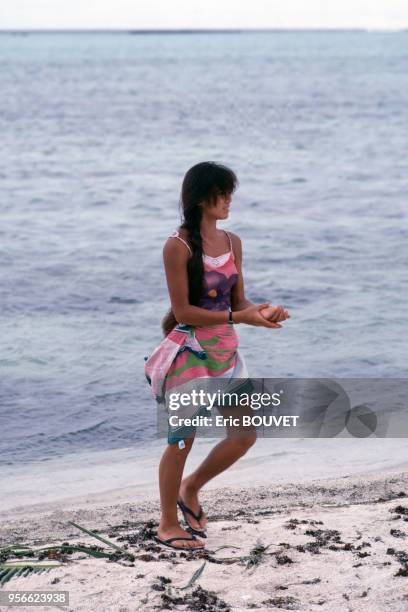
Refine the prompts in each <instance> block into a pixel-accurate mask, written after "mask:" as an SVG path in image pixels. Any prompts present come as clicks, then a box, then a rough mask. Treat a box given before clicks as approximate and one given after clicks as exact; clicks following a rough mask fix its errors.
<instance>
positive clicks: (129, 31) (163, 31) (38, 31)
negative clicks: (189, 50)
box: [0, 26, 408, 34]
mask: <svg viewBox="0 0 408 612" xmlns="http://www.w3.org/2000/svg"><path fill="white" fill-rule="evenodd" d="M367 31H396V32H405V31H408V26H405V27H401V28H395V27H391V26H390V27H380V26H367V27H362V26H358V27H357V26H356V27H347V28H341V27H303V26H300V27H290V28H287V27H281V28H279V27H278V28H277V27H274V28H32V29H27V28H1V29H0V34H114V33H117V34H200V33H206V34H217V33H223V34H224V33H240V32H367Z"/></svg>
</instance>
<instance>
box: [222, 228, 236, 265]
mask: <svg viewBox="0 0 408 612" xmlns="http://www.w3.org/2000/svg"><path fill="white" fill-rule="evenodd" d="M224 232H225V233H226V234H227V236H228V240H229V243H230V251H231V253H232V259H235V255H234V249H233V248H232V240H231V236H230V235H229V232H227V230H224Z"/></svg>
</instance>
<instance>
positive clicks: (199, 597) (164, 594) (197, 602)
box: [144, 563, 231, 612]
mask: <svg viewBox="0 0 408 612" xmlns="http://www.w3.org/2000/svg"><path fill="white" fill-rule="evenodd" d="M204 565H205V563H204V564H203V565H201V566H200V567H199V568H198V570H196V571H195V572H194V574H193V576H192V577H191V578H190V580H189V582H188V584H187V585H186V586H184V587H176V586H174V585H172V584H171V583H172V581H171V579H170V578H167V577H165V576H157V577H156V582H154V583H153V584H152V587H151V588H152V591H158V592H159V593H160V594H159V593H158V594H157V595H158V596H159V598H160V603H159V604H158V605H157V606H156V609H157V610H174V609H177V607H178V606H186V607H185V608H183V609H185V610H194V611H195V612H231V608H230V606H229V605H228V604H227V603H226V602H225V601H223V600H222V599H220V598H219V597H218V595H217V594H216V593H214V592H213V591H207V589H203V588H202V587H201V586H200V585H197V586H196V588H195V589H194V590H193V591H191V592H189V593H186V594H184V595H180V594H179V591H182V590H186V589H189V588H191V586H192V585H193V584H194V582H196V581H197V580H198V578H199V577H200V576H201V574H202V572H203V570H204ZM148 598H149V594H148V595H147V596H146V597H145V598H144V599H145V601H146V602H147V600H148Z"/></svg>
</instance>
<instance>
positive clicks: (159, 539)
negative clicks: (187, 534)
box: [153, 535, 204, 550]
mask: <svg viewBox="0 0 408 612" xmlns="http://www.w3.org/2000/svg"><path fill="white" fill-rule="evenodd" d="M153 539H154V540H155V541H156V542H157V543H158V544H163V545H164V546H168V547H169V548H172V549H173V550H202V549H203V548H204V547H197V548H195V547H194V548H192V547H190V546H172V545H171V542H174V541H175V540H188V541H189V542H191V540H197V538H196V537H195V536H194V535H192V536H191V538H184V537H181V536H180V537H177V536H175V537H174V538H168V539H167V540H162V539H161V538H159V537H158V536H157V535H154V536H153Z"/></svg>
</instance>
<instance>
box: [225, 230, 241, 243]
mask: <svg viewBox="0 0 408 612" xmlns="http://www.w3.org/2000/svg"><path fill="white" fill-rule="evenodd" d="M228 233H229V235H230V236H231V240H232V244H233V245H234V246H235V245H236V246H241V238H240V237H239V236H238V234H235V233H234V232H230V231H228Z"/></svg>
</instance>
